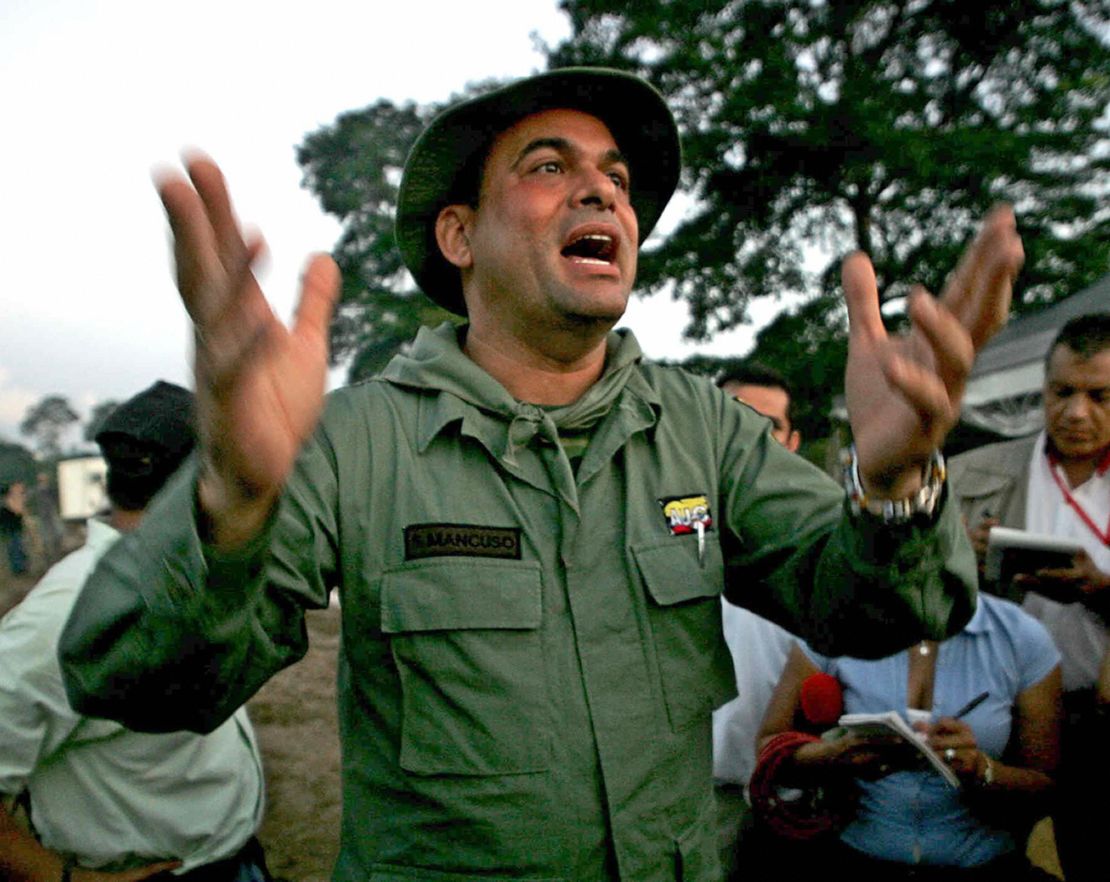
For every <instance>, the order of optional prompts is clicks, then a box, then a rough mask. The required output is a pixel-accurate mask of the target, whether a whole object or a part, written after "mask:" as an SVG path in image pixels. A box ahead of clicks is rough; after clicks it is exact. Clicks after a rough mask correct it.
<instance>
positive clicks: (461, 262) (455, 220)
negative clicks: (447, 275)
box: [436, 205, 474, 269]
mask: <svg viewBox="0 0 1110 882" xmlns="http://www.w3.org/2000/svg"><path fill="white" fill-rule="evenodd" d="M473 219H474V209H473V208H471V207H470V206H469V205H448V206H447V207H446V208H444V209H442V210H441V211H440V213H439V216H438V217H436V244H437V245H439V250H440V252H442V254H443V256H444V257H445V258H446V259H447V262H448V263H452V264H454V265H455V266H457V267H458V268H459V269H469V268H470V266H472V265H473V263H474V255H473V254H472V253H471V251H470V238H469V235H468V233H469V231H470V225H471V222H472V221H473Z"/></svg>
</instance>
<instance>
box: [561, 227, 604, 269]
mask: <svg viewBox="0 0 1110 882" xmlns="http://www.w3.org/2000/svg"><path fill="white" fill-rule="evenodd" d="M617 244H618V243H617V239H616V237H615V236H611V235H609V234H608V233H597V232H593V233H590V232H584V233H581V234H578V235H575V236H574V237H573V238H572V239H571V240H570V242H568V243H567V244H566V246H564V248H563V250H562V251H561V252H560V253H561V254H562V255H563V257H569V258H571V259H572V260H575V261H577V262H578V263H588V264H593V265H595V266H608V265H609V264H611V263H613V261H614V260H616V258H617Z"/></svg>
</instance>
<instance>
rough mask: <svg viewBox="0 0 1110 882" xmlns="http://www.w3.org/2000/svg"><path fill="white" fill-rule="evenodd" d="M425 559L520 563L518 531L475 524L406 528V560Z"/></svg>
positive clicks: (419, 525) (510, 528)
mask: <svg viewBox="0 0 1110 882" xmlns="http://www.w3.org/2000/svg"><path fill="white" fill-rule="evenodd" d="M425 557H494V558H501V559H502V560H520V527H479V526H476V525H474V524H411V525H410V526H408V527H405V560H420V559H421V558H425Z"/></svg>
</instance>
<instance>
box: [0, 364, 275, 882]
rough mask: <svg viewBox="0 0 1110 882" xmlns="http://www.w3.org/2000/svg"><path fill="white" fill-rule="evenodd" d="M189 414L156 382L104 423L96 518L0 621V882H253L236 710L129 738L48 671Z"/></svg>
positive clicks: (251, 801) (258, 769) (187, 432)
mask: <svg viewBox="0 0 1110 882" xmlns="http://www.w3.org/2000/svg"><path fill="white" fill-rule="evenodd" d="M192 411H193V396H192V394H191V393H190V392H188V391H187V390H185V389H183V388H181V387H180V386H175V385H173V384H170V383H164V382H158V383H155V384H154V385H153V386H151V387H150V388H149V389H147V390H145V391H144V392H141V393H140V394H138V395H136V396H135V397H134V398H132V399H130V400H129V401H127V402H125V403H124V404H122V405H120V406H119V407H118V408H117V409H116V410H115V411H114V412H113V413H112V414H111V416H110V417H109V418H108V419H107V420H106V421H105V422H104V424H103V425H102V427H101V428H100V431H99V432H98V433H97V435H96V442H97V443H98V444H99V445H100V448H101V451H102V452H103V454H104V458H105V460H106V461H107V465H108V498H109V500H110V502H111V508H110V511H109V513H108V514H107V516H106V517H105V519H104V520H92V521H90V522H89V524H88V538H87V541H86V543H85V545H84V547H83V548H81V549H79V550H77V551H75V552H73V553H72V554H70V555H68V556H67V557H65V558H64V559H63V560H61V561H60V562H59V563H58V564H57V565H55V566H54V567H52V568H51V569H50V570H49V571H48V572H47V574H46V575H45V576H44V577H43V579H42V580H41V581H40V582H39V583H38V585H36V586H35V588H33V589H32V591H31V592H30V594H28V595H27V597H26V598H25V599H24V600H23V602H22V603H21V604H20V605H19V606H18V607H16V609H15V610H13V611H12V612H11V613H10V614H9V615H7V616H6V617H5V618H4V619H3V620H0V798H2V801H0V842H3V843H4V847H3V848H0V878H4V879H26V880H43V882H56V880H58V879H61V880H62V882H112V880H116V882H138V880H140V879H144V878H148V877H151V876H154V875H157V874H160V873H165V872H168V871H173V872H174V873H175V874H176V878H177V879H178V880H188V882H193V880H195V882H262V880H264V879H265V878H266V872H265V862H264V860H263V859H262V854H261V849H260V847H259V845H258V843H257V840H255V838H254V832H255V830H256V829H257V827H258V824H259V823H260V821H261V815H262V797H263V789H262V787H263V785H262V765H261V757H260V755H259V752H258V748H257V745H256V744H255V740H254V734H253V731H252V729H251V725H250V721H249V720H248V719H247V716H246V711H245V710H243V709H240V710H238V711H236V712H235V713H234V714H233V715H232V718H231V719H229V720H228V721H227V722H226V723H224V724H223V725H222V726H220V727H218V728H217V729H216V730H215V731H213V732H212V733H210V734H208V735H197V734H194V733H191V732H176V733H169V734H165V735H149V734H142V733H138V732H133V731H130V730H128V729H126V728H124V727H123V726H121V725H119V724H118V723H112V722H109V721H107V720H96V719H90V718H87V717H84V716H82V715H81V714H80V713H79V712H77V711H75V710H74V709H73V708H72V707H71V706H70V704H69V702H68V701H67V699H66V695H65V690H64V688H63V686H62V678H61V671H60V670H59V667H58V661H57V642H58V636H59V634H60V633H61V630H62V626H63V625H64V624H65V621H66V618H67V616H68V615H69V612H70V610H71V608H72V606H73V603H74V600H75V599H76V597H77V594H78V591H79V589H80V587H81V585H82V583H83V582H84V579H85V576H86V575H87V574H88V572H89V571H90V570H91V569H92V567H93V566H94V565H95V564H96V562H97V560H98V559H99V558H100V557H101V556H102V555H103V554H104V552H105V551H106V550H107V549H108V548H109V547H110V546H112V545H113V544H114V543H115V542H116V541H117V540H118V539H119V538H120V535H121V534H125V533H130V532H131V531H133V530H134V529H135V528H136V527H137V526H138V524H139V523H140V521H141V520H142V518H143V515H144V511H145V509H146V507H147V505H148V504H149V502H150V500H151V499H152V498H153V497H154V495H155V494H156V493H157V492H158V490H159V489H161V487H162V485H163V484H165V482H166V480H167V479H168V478H169V476H170V475H171V474H173V472H174V471H175V470H176V469H177V468H178V467H179V466H180V465H181V462H182V460H183V459H184V458H185V457H186V456H187V455H188V454H189V452H190V451H191V450H192V448H193V445H194V440H195V435H194V430H193V424H192ZM15 799H21V800H22V799H25V803H24V804H25V805H26V806H27V808H28V816H29V819H30V823H31V831H27V830H25V829H23V828H22V827H20V826H17V824H16V822H15V820H14V817H13V814H12V812H11V808H12V806H11V803H12V801H13V800H15Z"/></svg>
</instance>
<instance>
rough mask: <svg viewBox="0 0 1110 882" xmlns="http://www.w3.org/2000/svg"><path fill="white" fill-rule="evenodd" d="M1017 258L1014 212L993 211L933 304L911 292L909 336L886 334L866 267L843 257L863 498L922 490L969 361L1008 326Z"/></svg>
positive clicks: (951, 420) (849, 381)
mask: <svg viewBox="0 0 1110 882" xmlns="http://www.w3.org/2000/svg"><path fill="white" fill-rule="evenodd" d="M1024 259H1025V258H1024V251H1023V249H1022V245H1021V238H1020V236H1018V232H1017V224H1016V221H1015V219H1014V213H1013V211H1012V210H1011V209H1010V208H1009V207H1007V206H1003V207H999V208H996V209H994V210H993V211H992V212H991V213H990V214H989V215H988V216H987V218H986V220H985V222H984V223H983V227H982V229H981V230H980V231H979V234H978V235H977V236H976V237H975V240H974V241H973V242H972V243H971V245H970V246H969V248H968V249H967V251H966V252H965V254H964V256H963V259H962V260H961V261H960V264H959V266H958V267H957V268H956V271H955V272H954V273H953V274H952V277H951V279H950V280H949V282H948V284H947V285H946V286H945V289H944V293H943V294H942V295H941V297H940V298H939V300H938V299H934V298H933V297H932V296H931V295H930V294H929V293H928V292H927V291H925V290H924V289H923V288H916V289H914V291H913V292H912V294H911V295H910V300H909V316H910V320H911V322H912V329H911V330H910V332H909V333H908V334H906V335H902V336H898V337H890V336H888V335H887V333H886V330H885V328H884V327H883V321H882V316H881V314H880V311H879V291H878V286H877V284H876V281H875V273H874V270H873V268H872V266H871V261H870V260H869V259H868V258H867V256H866V255H864V254H862V253H859V252H857V253H855V254H851V255H849V256H848V257H847V258H846V259H845V261H844V265H843V269H842V277H843V283H844V295H845V297H846V299H847V303H848V316H849V320H850V323H851V330H850V338H849V345H848V368H847V371H846V373H845V393H846V398H847V404H848V417H849V420H850V422H851V424H852V434H853V438H854V440H855V445H856V451H857V454H858V456H859V468H860V478H861V480H862V481H863V485H864V488H865V489H866V490H867V492H868V493H871V494H873V495H875V496H878V497H880V498H884V499H903V498H906V497H908V496H911V495H912V494H913V493H914V492H915V491H916V490H917V489H918V488H919V487H920V486H921V480H922V475H923V473H924V469H925V466H926V465H927V463H928V461H929V458H930V457H931V456H932V454H933V452H934V451H935V450H937V449H938V448H939V447H940V446H941V444H942V443H943V442H944V438H945V436H946V435H947V434H948V432H949V430H950V429H951V428H952V426H954V425H955V424H956V421H957V420H958V419H959V415H960V405H961V402H962V400H963V394H964V387H965V385H966V382H967V376H968V374H969V373H970V371H971V366H972V364H973V362H974V361H975V355H976V353H977V352H978V351H979V349H980V348H982V346H983V345H984V344H985V343H986V342H987V340H988V339H990V337H991V335H992V334H993V333H994V332H995V331H996V330H998V328H1000V327H1001V326H1002V325H1003V324H1004V323H1005V321H1006V316H1007V313H1008V312H1009V309H1010V297H1011V293H1012V290H1013V280H1014V277H1015V276H1016V275H1017V273H1018V271H1019V270H1020V269H1021V265H1022V263H1023V261H1024Z"/></svg>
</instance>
